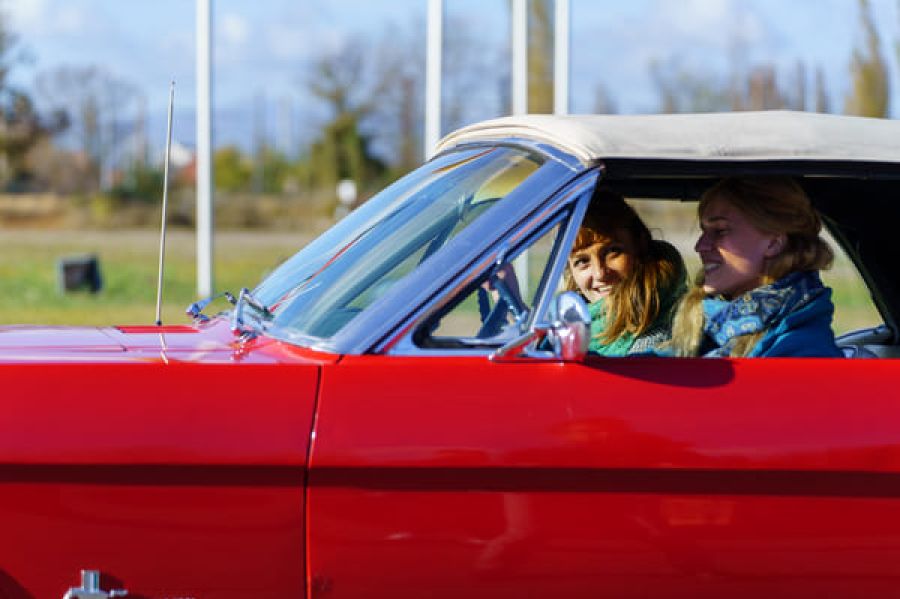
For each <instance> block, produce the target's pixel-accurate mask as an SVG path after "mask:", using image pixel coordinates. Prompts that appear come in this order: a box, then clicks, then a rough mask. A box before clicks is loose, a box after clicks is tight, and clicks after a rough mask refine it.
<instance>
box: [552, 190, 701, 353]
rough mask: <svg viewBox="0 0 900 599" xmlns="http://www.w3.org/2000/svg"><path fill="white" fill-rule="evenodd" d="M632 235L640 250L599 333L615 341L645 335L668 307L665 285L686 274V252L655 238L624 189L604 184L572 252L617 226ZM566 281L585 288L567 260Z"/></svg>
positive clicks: (601, 239) (615, 293)
mask: <svg viewBox="0 0 900 599" xmlns="http://www.w3.org/2000/svg"><path fill="white" fill-rule="evenodd" d="M619 231H621V232H625V233H627V234H628V235H629V237H630V239H631V242H632V246H633V247H634V250H635V255H634V261H633V267H632V271H631V273H630V274H629V275H628V276H626V277H625V278H624V279H623V280H622V281H621V282H620V283H619V284H617V285H616V286H615V287H614V288H613V290H612V292H611V293H610V296H609V299H608V300H607V302H606V310H607V314H606V317H607V327H606V329H605V330H604V331H603V332H602V333H601V334H600V335H599V336H598V338H599V339H600V341H601V342H603V343H609V342H611V341H613V340H615V339H617V338H619V337H620V336H622V335H623V334H624V333H630V334H631V335H633V336H635V337H639V336H640V335H642V334H643V333H644V332H646V331H647V330H648V329H649V328H650V326H651V325H653V323H654V322H655V321H656V319H657V317H659V314H660V311H661V310H662V309H663V300H662V298H661V297H660V290H661V289H673V288H675V287H676V286H677V282H678V279H679V278H681V279H682V280H683V279H684V276H685V275H684V263H683V262H682V260H681V255H680V254H678V251H677V250H676V249H675V248H673V247H672V246H671V245H669V244H667V243H663V242H658V241H654V240H653V239H652V237H651V235H650V230H649V229H648V228H647V225H645V224H644V221H642V220H641V218H640V217H639V216H638V214H637V212H635V211H634V208H632V207H631V206H629V205H628V204H626V203H625V198H623V197H622V196H621V195H620V194H618V193H616V192H613V191H609V190H606V189H600V190H598V191H596V192H595V193H594V197H592V198H591V203H590V205H589V206H588V209H587V212H586V213H585V216H584V220H582V222H581V227H580V228H579V229H578V234H577V235H576V237H575V243H574V245H573V246H572V252H571V253H572V254H574V253H575V252H578V251H580V250H583V249H584V248H587V247H590V246H592V245H594V244H595V243H600V242H606V241H608V240H609V238H610V237H613V236H614V234H615V233H616V232H619ZM563 285H564V287H565V289H566V290H568V291H575V292H579V289H578V286H577V285H576V284H575V279H574V278H573V277H572V272H571V270H570V268H569V266H568V264H567V265H566V270H565V274H564V275H563Z"/></svg>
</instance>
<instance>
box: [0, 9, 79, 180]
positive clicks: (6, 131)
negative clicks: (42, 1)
mask: <svg viewBox="0 0 900 599" xmlns="http://www.w3.org/2000/svg"><path fill="white" fill-rule="evenodd" d="M16 42H17V40H16V36H15V35H14V34H12V33H11V32H10V31H9V29H7V26H6V23H5V20H4V16H3V14H2V13H0V181H2V182H3V183H4V184H6V185H9V184H10V183H14V184H19V183H22V182H24V181H26V180H27V179H29V178H30V173H29V169H28V163H27V160H26V157H27V154H28V151H29V150H30V149H31V148H32V147H33V146H34V145H35V144H36V143H38V141H39V140H40V139H42V138H43V137H44V136H46V135H48V134H50V133H52V132H53V131H57V130H61V129H63V128H65V126H66V124H67V121H66V119H65V116H64V113H54V114H53V115H52V116H51V118H50V119H48V120H43V119H41V117H40V116H39V115H38V113H37V111H36V109H35V106H34V103H33V102H32V100H31V97H30V96H29V95H28V94H27V93H25V92H24V91H22V90H19V89H16V88H15V87H13V86H11V85H10V84H9V80H8V76H9V72H10V71H11V70H12V68H13V66H14V65H15V63H16V62H17V58H16V57H15V56H13V55H12V51H13V49H14V47H15V45H16Z"/></svg>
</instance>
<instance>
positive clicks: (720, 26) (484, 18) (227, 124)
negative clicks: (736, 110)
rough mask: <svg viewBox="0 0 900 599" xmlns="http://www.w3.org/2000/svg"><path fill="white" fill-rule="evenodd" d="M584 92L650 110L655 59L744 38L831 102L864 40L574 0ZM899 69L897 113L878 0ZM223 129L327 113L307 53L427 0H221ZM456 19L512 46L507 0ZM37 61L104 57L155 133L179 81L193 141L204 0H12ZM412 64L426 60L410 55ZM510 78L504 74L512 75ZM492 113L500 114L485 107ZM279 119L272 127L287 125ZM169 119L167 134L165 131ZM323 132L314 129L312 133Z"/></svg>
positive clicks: (696, 60) (688, 10) (791, 9)
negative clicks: (805, 75) (283, 114)
mask: <svg viewBox="0 0 900 599" xmlns="http://www.w3.org/2000/svg"><path fill="white" fill-rule="evenodd" d="M570 1H571V7H572V8H571V10H572V16H573V30H572V53H573V62H572V85H573V89H572V102H573V110H574V111H576V112H586V111H590V110H591V108H592V106H593V93H594V89H595V87H596V86H597V85H598V84H602V85H603V86H604V87H605V88H606V89H607V90H608V91H609V93H610V94H611V95H612V97H613V99H614V101H615V104H616V106H617V108H618V109H619V111H621V112H652V111H654V110H656V107H657V99H656V95H655V92H654V87H653V85H652V81H651V79H650V76H649V65H650V64H651V62H652V61H654V60H657V61H663V62H666V61H669V63H673V64H678V65H681V66H683V67H685V68H690V69H691V70H693V71H694V72H698V73H707V74H710V75H717V76H722V77H724V76H725V74H726V73H727V71H728V67H729V64H730V62H729V61H730V58H729V57H730V56H731V55H732V54H733V49H734V47H735V45H736V44H739V45H740V46H741V47H743V48H744V49H745V50H746V52H747V55H748V62H750V63H751V64H755V63H758V62H773V63H775V64H776V65H778V66H779V67H780V68H781V69H784V70H785V71H786V70H787V69H789V68H791V65H794V64H795V63H796V62H797V61H798V60H803V61H804V62H805V63H806V65H807V67H809V68H815V67H821V68H822V69H823V70H824V72H825V75H826V80H827V82H828V87H829V91H830V93H831V96H832V97H831V101H832V105H833V106H835V107H840V106H841V105H842V104H843V97H844V94H845V93H846V92H847V90H848V88H849V85H850V83H849V77H848V73H849V61H850V56H851V53H852V49H853V47H854V45H855V44H859V43H860V42H861V39H862V34H861V27H860V25H859V18H858V11H857V1H856V0H629V1H627V2H622V1H619V0H570ZM871 4H872V8H873V12H874V14H875V17H876V20H877V23H878V27H879V31H880V32H881V37H882V53H883V56H884V57H885V59H886V60H887V62H888V64H889V66H890V72H891V77H892V86H891V91H892V103H891V106H892V116H893V117H895V118H897V117H900V65H898V59H897V52H896V50H895V43H896V42H897V40H898V39H900V14H898V11H900V1H898V0H871ZM213 5H214V31H215V40H216V48H215V66H214V68H215V80H214V81H215V82H214V90H215V98H216V108H215V111H216V112H215V114H216V117H215V119H216V120H215V123H214V128H215V135H216V140H217V143H229V142H236V143H242V144H247V143H248V140H247V136H248V135H249V133H248V132H249V131H250V130H251V129H250V128H249V127H248V126H247V124H246V121H247V120H248V118H249V117H248V115H252V111H253V104H254V102H255V101H256V98H257V97H259V96H260V94H265V97H266V99H267V101H268V102H270V103H272V104H273V105H277V104H278V103H281V105H286V104H287V103H290V105H291V106H292V107H294V108H293V110H294V114H293V119H294V120H295V121H297V122H298V123H300V124H301V125H298V128H299V129H300V130H301V133H300V135H301V136H302V131H303V127H302V124H303V123H313V122H315V121H316V119H320V118H321V114H320V112H319V111H318V110H317V107H316V105H315V104H314V102H312V101H311V100H310V98H309V97H308V95H307V94H306V92H305V89H304V85H303V82H304V81H305V79H306V77H307V76H308V75H307V73H308V71H307V70H306V69H307V64H308V61H309V60H310V59H311V58H312V57H313V56H314V55H316V53H317V52H319V51H321V50H322V49H327V48H336V47H339V46H340V45H341V44H342V43H343V42H344V41H345V40H347V39H348V38H350V37H352V36H354V35H368V36H381V35H383V32H384V31H385V30H386V29H387V28H388V27H389V26H391V25H393V26H399V27H406V28H412V27H415V26H416V24H417V23H418V24H423V23H424V17H425V5H426V2H425V0H254V1H248V0H213ZM445 6H446V12H447V21H448V22H449V21H450V20H451V19H453V20H454V23H457V24H460V25H462V26H465V27H467V28H468V29H469V30H470V31H472V32H475V34H476V35H478V36H479V37H480V38H481V39H482V40H483V41H484V42H485V43H486V44H488V45H491V46H495V47H496V48H497V52H501V51H502V50H503V48H505V47H506V44H508V41H507V35H508V23H507V21H506V9H507V0H446V1H445ZM0 7H2V10H3V12H4V13H5V14H6V17H7V19H8V22H9V24H10V27H11V28H12V29H13V31H14V32H16V33H17V34H18V35H19V38H20V49H22V50H24V51H26V53H27V55H28V56H29V60H28V62H27V63H26V64H22V65H19V66H17V67H16V68H15V69H14V72H13V75H12V76H13V79H14V80H15V81H17V82H20V83H22V84H25V85H29V84H30V83H31V82H32V81H33V79H34V77H35V76H36V75H37V74H38V73H40V72H42V71H48V70H50V69H53V68H55V67H58V66H60V65H74V66H88V65H98V66H103V67H104V68H106V69H108V70H109V71H110V72H112V73H113V74H115V75H116V76H117V77H120V78H122V79H125V80H128V81H130V82H132V83H134V84H136V85H138V86H139V87H140V88H141V89H142V91H143V92H144V94H145V95H146V97H147V100H148V102H147V110H148V113H149V114H150V116H151V118H150V127H151V131H150V132H149V133H150V135H151V139H153V138H159V139H162V138H163V137H164V124H161V123H162V122H163V120H164V115H165V110H166V97H167V93H168V81H169V80H171V79H172V78H174V79H175V80H176V82H177V105H178V107H177V110H176V115H177V120H176V128H175V131H176V136H177V137H179V139H182V140H184V141H186V142H188V143H190V142H191V141H192V140H193V135H194V132H193V118H192V115H193V104H194V93H195V88H194V18H195V13H194V2H193V1H191V0H125V1H123V0H0ZM410 60H424V57H423V56H415V55H411V56H410ZM499 77H500V74H499V73H498V81H497V82H489V84H490V85H494V86H499V85H500V79H499ZM483 116H484V117H490V116H494V115H493V114H488V113H485V114H484V115H483ZM277 120H278V119H277V118H270V119H269V122H268V128H269V129H270V130H271V129H275V128H276V127H277V126H278V123H277ZM154 129H159V131H154ZM309 130H311V129H309Z"/></svg>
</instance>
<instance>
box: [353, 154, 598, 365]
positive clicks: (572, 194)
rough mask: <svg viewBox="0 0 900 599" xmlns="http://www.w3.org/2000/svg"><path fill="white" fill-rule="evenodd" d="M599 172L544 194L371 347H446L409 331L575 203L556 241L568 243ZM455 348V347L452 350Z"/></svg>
mask: <svg viewBox="0 0 900 599" xmlns="http://www.w3.org/2000/svg"><path fill="white" fill-rule="evenodd" d="M598 176H599V173H598V172H597V171H591V172H589V173H588V174H587V175H586V176H583V177H579V178H577V179H576V180H575V181H572V182H570V184H569V185H568V186H566V187H565V188H564V189H563V190H562V191H561V192H558V193H555V194H552V195H550V196H547V200H546V201H545V203H544V205H543V206H540V207H539V209H538V210H535V211H534V212H533V213H532V214H531V215H529V217H528V219H527V222H526V223H524V224H522V225H520V226H518V227H517V228H515V229H513V228H511V229H510V230H509V231H508V232H507V233H506V234H505V235H497V236H496V238H495V240H494V242H493V245H492V247H490V248H488V249H487V250H486V252H485V253H484V254H483V255H482V256H480V257H479V259H478V260H476V261H473V262H472V263H471V264H470V265H469V266H468V267H467V268H466V269H464V270H463V271H461V272H460V274H459V275H458V276H457V277H456V278H455V279H454V280H453V281H452V282H450V283H449V284H447V285H446V286H445V287H444V288H443V289H442V290H441V291H442V293H441V294H440V295H439V296H436V297H432V298H430V299H429V301H427V302H423V303H422V304H421V305H420V306H419V307H418V309H416V310H413V311H411V312H410V315H409V317H408V318H407V319H406V320H405V321H404V322H403V323H402V324H401V325H400V326H398V327H396V329H395V330H394V331H393V333H392V334H391V335H390V336H388V337H386V338H385V339H383V340H382V341H380V342H379V343H378V345H376V346H375V347H373V348H372V349H371V351H372V352H374V353H390V354H395V355H422V356H425V355H427V356H438V355H442V352H444V351H446V350H432V349H422V348H419V347H418V346H416V345H415V343H414V342H413V341H412V335H413V334H414V332H415V330H416V329H417V328H418V327H419V325H421V324H422V323H423V322H424V321H425V320H426V319H427V318H429V317H430V316H431V315H432V314H434V313H435V312H436V311H438V310H440V309H442V308H443V307H444V306H446V304H447V303H448V302H450V301H452V300H453V299H454V298H456V297H457V296H458V294H459V293H461V292H462V290H463V289H465V288H466V287H467V286H468V285H470V284H471V283H472V281H473V280H474V279H476V278H477V277H479V276H481V274H482V273H483V272H484V271H485V270H486V269H488V268H490V266H491V265H492V264H493V263H494V262H495V261H496V259H497V256H498V255H499V254H500V252H501V251H503V249H504V248H513V249H515V248H517V247H518V246H520V245H521V244H522V243H524V242H526V241H527V240H530V239H532V238H533V237H534V236H535V234H538V233H541V232H545V230H546V229H547V228H548V226H552V224H553V222H552V221H554V220H556V219H557V218H559V216H558V215H559V214H560V213H561V212H563V211H564V210H565V209H566V207H567V206H568V205H570V204H573V203H574V204H575V210H574V212H573V214H572V215H570V216H569V221H568V224H567V225H566V229H565V231H564V233H563V236H562V238H561V240H560V242H559V244H560V247H561V248H567V247H570V246H571V244H572V243H573V241H574V236H575V235H576V234H577V231H578V224H580V222H581V218H582V217H583V216H584V212H585V210H587V205H588V202H589V199H590V192H591V190H593V188H594V186H595V185H596V182H597V179H598ZM586 192H587V193H586ZM565 258H566V252H564V251H563V252H558V255H556V256H555V257H554V263H553V265H552V266H551V273H550V277H549V278H548V279H547V280H548V281H555V280H559V277H561V276H562V269H563V268H564V267H565ZM554 291H555V289H554V288H552V286H550V285H545V287H544V289H543V292H542V295H541V297H540V299H539V300H538V303H537V304H536V307H535V310H534V311H533V314H532V316H531V317H530V319H529V323H528V328H529V330H530V329H532V328H534V326H536V323H539V322H542V319H543V318H544V315H545V314H546V311H547V309H548V306H549V303H550V300H551V299H552V297H553V293H554ZM454 351H456V350H454ZM459 351H462V352H463V353H464V354H466V355H468V354H470V353H471V354H477V353H481V351H482V348H480V347H474V348H468V349H464V350H459Z"/></svg>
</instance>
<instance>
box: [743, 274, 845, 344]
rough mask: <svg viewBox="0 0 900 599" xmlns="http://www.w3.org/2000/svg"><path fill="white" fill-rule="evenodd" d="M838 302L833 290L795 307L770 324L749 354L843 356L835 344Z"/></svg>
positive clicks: (826, 289)
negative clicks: (833, 301)
mask: <svg viewBox="0 0 900 599" xmlns="http://www.w3.org/2000/svg"><path fill="white" fill-rule="evenodd" d="M833 317H834V304H833V303H832V302H831V289H828V288H825V290H824V293H822V294H821V295H819V296H817V297H815V298H814V299H812V300H811V301H810V302H808V303H806V304H805V305H803V306H801V307H799V308H798V309H796V310H793V311H792V312H790V313H789V314H787V315H786V316H785V317H784V318H782V319H781V321H780V322H778V324H777V325H775V326H773V327H770V328H769V330H768V331H767V332H766V334H765V335H764V336H763V338H762V339H760V341H759V343H757V344H756V347H754V348H753V351H751V352H750V353H749V354H748V357H821V358H841V357H843V355H844V354H843V353H842V352H841V350H840V349H838V347H837V345H835V343H834V333H833V332H832V330H831V320H832V318H833Z"/></svg>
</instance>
